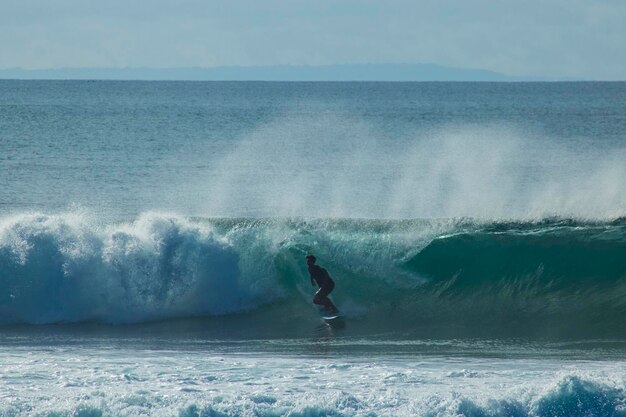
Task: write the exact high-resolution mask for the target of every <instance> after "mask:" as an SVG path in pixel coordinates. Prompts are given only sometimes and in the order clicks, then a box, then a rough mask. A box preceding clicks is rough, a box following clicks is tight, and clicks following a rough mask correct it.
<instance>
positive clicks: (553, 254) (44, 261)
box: [0, 213, 626, 336]
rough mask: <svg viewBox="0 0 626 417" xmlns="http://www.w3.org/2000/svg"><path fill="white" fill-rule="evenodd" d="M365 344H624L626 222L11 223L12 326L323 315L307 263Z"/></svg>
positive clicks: (8, 312) (8, 299) (7, 239)
mask: <svg viewBox="0 0 626 417" xmlns="http://www.w3.org/2000/svg"><path fill="white" fill-rule="evenodd" d="M308 253H315V255H316V256H317V258H318V263H319V264H321V265H322V266H323V267H325V268H326V269H327V270H328V271H329V272H330V274H331V275H332V276H333V278H334V279H335V282H336V289H335V291H334V292H333V294H332V296H333V298H334V300H335V303H336V304H338V305H339V307H340V309H341V310H343V311H344V313H345V314H346V315H347V316H348V319H349V320H350V321H351V322H352V326H351V328H352V329H354V331H358V332H361V333H379V332H381V331H395V332H400V333H401V334H405V335H407V336H411V335H416V336H420V335H423V334H433V332H442V334H446V335H452V336H454V335H460V336H462V335H480V334H482V333H486V334H492V333H503V334H506V335H510V336H515V335H523V334H543V333H547V332H549V333H550V334H557V335H559V334H563V335H589V336H611V335H616V334H619V331H621V330H624V326H625V325H624V324H623V323H622V322H623V317H624V314H625V313H626V298H625V297H624V294H625V292H626V256H624V255H625V254H626V221H624V219H617V220H613V221H606V222H583V221H574V220H559V219H547V220H542V221H535V222H517V223H505V222H474V221H471V220H405V221H395V220H337V219H333V220H330V219H313V220H312V219H267V220H263V219H186V218H182V217H179V216H176V215H167V214H158V213H147V214H144V215H142V216H140V217H139V218H138V219H137V220H136V221H135V222H133V223H122V224H113V225H102V224H100V223H99V222H98V221H97V219H93V218H90V217H89V216H88V215H85V214H80V213H66V214H62V215H44V214H28V215H22V216H16V217H11V218H5V219H3V220H2V222H1V223H0V313H1V314H0V317H1V320H2V323H3V324H10V323H30V324H38V323H58V322H85V321H98V322H104V323H113V324H116V323H139V322H145V321H154V320H163V319H173V318H189V317H215V316H224V315H232V314H237V315H239V316H241V317H243V318H242V319H241V320H240V321H241V322H245V321H246V320H253V318H254V317H257V318H258V317H260V316H261V315H262V316H263V317H265V318H266V319H268V320H269V321H271V322H272V323H274V324H276V325H277V326H279V327H280V326H286V323H287V322H288V321H289V320H293V319H294V317H295V318H303V317H307V316H312V317H315V315H314V310H313V307H312V305H311V296H312V294H313V292H314V291H315V288H313V287H311V284H310V280H309V277H308V272H307V270H306V264H305V262H304V256H305V255H306V254H308Z"/></svg>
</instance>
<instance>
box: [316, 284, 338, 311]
mask: <svg viewBox="0 0 626 417" xmlns="http://www.w3.org/2000/svg"><path fill="white" fill-rule="evenodd" d="M334 288H335V285H333V284H331V285H325V286H323V287H322V288H320V289H319V290H318V291H317V292H316V293H315V298H313V302H314V303H315V304H320V305H323V306H324V307H325V310H326V311H330V312H335V311H337V307H335V305H334V304H333V302H332V301H330V298H328V294H330V292H331V291H332V290H333V289H334Z"/></svg>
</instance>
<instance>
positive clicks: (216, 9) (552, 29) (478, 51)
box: [0, 0, 626, 81]
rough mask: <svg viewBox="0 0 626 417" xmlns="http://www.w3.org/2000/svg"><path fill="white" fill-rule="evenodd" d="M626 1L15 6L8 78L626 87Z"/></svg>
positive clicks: (8, 17)
mask: <svg viewBox="0 0 626 417" xmlns="http://www.w3.org/2000/svg"><path fill="white" fill-rule="evenodd" d="M624 20H626V3H623V2H618V1H613V0H611V1H604V2H602V3H601V4H600V3H598V2H584V1H573V2H572V1H570V2H565V1H563V0H543V1H541V2H540V1H538V0H533V1H530V2H525V3H519V4H512V3H508V2H507V3H506V4H505V3H502V2H497V1H495V0H478V1H475V2H472V3H471V4H466V3H458V2H438V3H432V2H427V1H409V0H394V1H390V2H385V3H380V2H376V1H369V0H366V1H362V0H358V1H357V0H347V1H344V2H341V3H337V2H333V1H330V0H321V1H316V2H307V1H287V0H268V1H265V2H262V3H260V2H253V1H250V0H234V1H231V2H228V3H224V2H219V1H213V0H209V1H199V0H181V1H176V2H174V1H171V0H155V1H153V2H151V3H150V7H149V8H148V7H146V5H145V4H144V3H142V2H139V1H137V0H131V1H121V0H111V1H110V2H107V3H98V2H93V1H79V0H56V1H53V2H42V1H40V0H21V1H16V0H6V1H3V2H2V3H1V4H0V36H2V39H3V41H4V42H3V44H2V46H1V47H0V69H3V70H4V71H5V72H6V71H7V70H9V69H15V68H23V69H24V70H25V71H41V70H44V69H45V70H51V69H61V68H153V69H163V68H223V67H229V68H232V67H272V66H315V67H323V66H336V65H363V64H365V63H367V64H374V65H388V64H390V65H399V64H406V65H437V66H441V67H446V68H460V69H479V70H482V71H490V72H493V73H497V74H503V75H504V74H506V76H508V77H513V78H515V79H527V78H528V79H536V78H541V79H551V80H552V79H567V80H569V79H576V80H600V81H601V80H624V79H626V43H625V42H624V41H623V40H624V39H626V26H625V25H623V22H624Z"/></svg>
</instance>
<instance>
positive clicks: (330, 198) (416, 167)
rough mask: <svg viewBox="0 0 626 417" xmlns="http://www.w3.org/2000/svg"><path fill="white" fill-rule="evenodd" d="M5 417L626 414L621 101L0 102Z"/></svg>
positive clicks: (328, 89) (541, 94) (363, 96)
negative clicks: (321, 287) (322, 275)
mask: <svg viewBox="0 0 626 417" xmlns="http://www.w3.org/2000/svg"><path fill="white" fill-rule="evenodd" d="M309 253H314V254H315V255H316V256H317V258H318V263H319V264H320V265H322V266H323V267H324V268H326V269H327V270H328V271H329V273H330V274H331V275H332V277H333V278H334V280H335V282H336V289H335V291H334V292H333V293H332V297H333V300H334V302H335V303H336V304H337V305H338V306H339V308H340V310H341V311H342V312H343V313H344V318H343V320H342V321H338V322H336V323H334V324H333V325H329V324H327V323H325V322H324V321H323V320H322V319H321V317H320V316H319V313H318V311H317V309H316V308H315V306H314V305H313V304H311V298H312V295H313V293H314V291H315V288H313V287H312V286H311V284H310V280H309V276H308V272H307V270H306V264H305V262H304V257H305V255H307V254H309ZM0 416H1V417H4V416H12V417H13V416H46V417H65V416H67V417H70V416H81V417H99V416H115V417H117V416H175V417H192V416H193V417H196V416H197V417H200V416H203V417H234V416H238V417H239V416H241V417H243V416H246V417H252V416H259V417H278V416H292V417H322V416H332V417H340V416H341V417H343V416H346V417H374V416H394V417H395V416H402V417H404V416H428V417H448V416H450V417H451V416H465V417H479V416H488V417H496V416H511V417H521V416H541V417H544V416H545V417H548V416H551V417H553V416H558V417H577V416H581V417H582V416H585V417H591V416H607V417H608V416H626V83H623V82H606V83H603V82H573V83H483V82H481V83H464V82H452V83H446V82H436V83H367V82H354V83H344V82H330V83H324V82H315V83H299V82H292V83H275V82H141V81H16V80H0Z"/></svg>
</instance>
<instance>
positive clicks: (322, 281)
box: [306, 255, 338, 313]
mask: <svg viewBox="0 0 626 417" xmlns="http://www.w3.org/2000/svg"><path fill="white" fill-rule="evenodd" d="M315 261H316V259H315V256H314V255H307V257H306V264H307V266H308V267H309V275H311V285H313V286H315V283H317V285H318V286H319V287H320V289H319V290H317V292H316V293H315V296H314V297H313V303H314V304H318V305H322V306H324V310H326V311H328V312H329V313H336V312H337V311H338V310H337V307H335V305H334V304H333V302H332V301H330V299H329V298H328V294H330V292H331V291H332V290H333V289H334V288H335V281H333V279H332V278H331V277H330V275H328V272H327V271H326V270H325V269H324V268H322V267H321V266H319V265H315Z"/></svg>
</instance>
